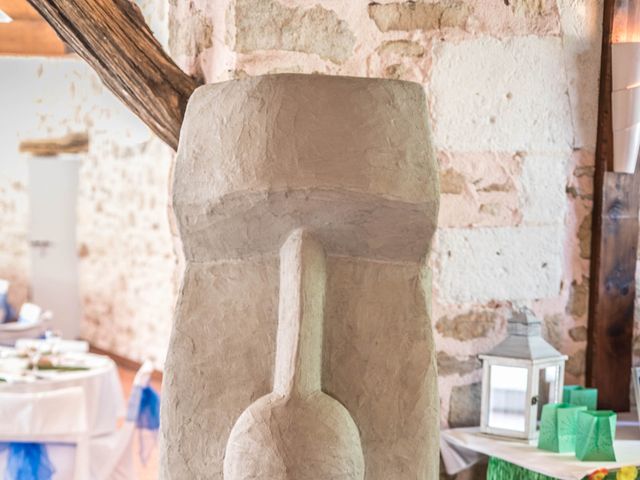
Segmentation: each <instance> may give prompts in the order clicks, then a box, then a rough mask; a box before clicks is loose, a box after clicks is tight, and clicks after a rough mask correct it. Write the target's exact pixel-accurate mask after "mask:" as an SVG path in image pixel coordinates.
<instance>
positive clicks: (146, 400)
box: [127, 385, 160, 464]
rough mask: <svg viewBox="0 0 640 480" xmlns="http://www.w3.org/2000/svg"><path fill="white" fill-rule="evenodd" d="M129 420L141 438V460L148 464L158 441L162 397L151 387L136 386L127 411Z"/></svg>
mask: <svg viewBox="0 0 640 480" xmlns="http://www.w3.org/2000/svg"><path fill="white" fill-rule="evenodd" d="M127 420H128V421H130V422H134V423H135V425H136V428H137V430H138V434H139V436H140V460H141V461H142V463H143V464H146V463H147V461H148V460H149V456H150V455H151V452H152V450H153V448H154V447H155V445H156V443H157V441H158V430H159V428H160V396H159V395H158V393H157V392H156V391H155V390H154V389H153V388H152V387H150V386H146V387H141V386H139V385H138V386H135V387H134V388H133V391H132V392H131V397H130V399H129V405H128V409H127Z"/></svg>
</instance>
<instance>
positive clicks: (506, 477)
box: [487, 457, 640, 480]
mask: <svg viewBox="0 0 640 480" xmlns="http://www.w3.org/2000/svg"><path fill="white" fill-rule="evenodd" d="M621 477H622V478H625V480H626V478H627V477H626V476H621ZM621 477H619V476H618V473H617V472H615V471H612V472H609V474H608V475H607V476H606V477H604V479H606V480H617V479H619V478H621ZM587 478H588V477H585V480H586V479H587ZM638 478H640V477H638ZM604 479H603V480H604ZM487 480H557V479H556V478H553V477H547V476H546V475H542V474H541V473H536V472H532V471H531V470H527V469H526V468H522V467H519V466H518V465H514V464H513V463H509V462H505V461H504V460H500V459H499V458H496V457H491V458H490V459H489V467H488V469H487Z"/></svg>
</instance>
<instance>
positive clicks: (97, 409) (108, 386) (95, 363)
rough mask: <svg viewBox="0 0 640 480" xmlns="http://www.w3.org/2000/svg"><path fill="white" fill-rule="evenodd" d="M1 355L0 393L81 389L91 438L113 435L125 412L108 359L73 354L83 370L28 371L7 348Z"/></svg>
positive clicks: (115, 372)
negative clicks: (83, 394)
mask: <svg viewBox="0 0 640 480" xmlns="http://www.w3.org/2000/svg"><path fill="white" fill-rule="evenodd" d="M4 354H5V355H4V356H3V357H0V378H3V376H4V377H5V378H4V379H5V381H4V382H2V383H0V393H2V392H5V393H26V394H28V393H34V394H36V393H39V392H50V391H52V390H59V389H64V388H69V387H82V389H83V390H84V392H85V401H86V411H87V416H88V426H89V433H90V435H92V436H96V435H103V434H108V433H111V432H114V431H115V430H116V428H117V425H118V420H119V419H120V418H122V417H123V416H124V415H125V413H126V406H125V401H124V395H123V391H122V385H121V383H120V378H119V375H118V369H117V367H116V365H115V363H114V362H113V361H112V360H111V359H110V358H108V357H105V356H102V355H95V354H91V353H76V354H74V355H72V356H71V359H72V360H73V361H74V362H75V364H76V365H77V364H80V365H82V366H83V368H85V369H82V370H71V371H64V370H46V369H43V370H31V369H29V368H28V367H27V363H28V361H27V360H25V359H23V358H16V357H13V358H12V356H11V352H10V351H9V350H7V349H4ZM67 361H68V360H67ZM20 362H23V364H24V368H23V370H24V372H21V367H22V364H21V363H20ZM16 372H17V373H18V374H16ZM52 414H55V412H52Z"/></svg>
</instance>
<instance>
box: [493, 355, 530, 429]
mask: <svg viewBox="0 0 640 480" xmlns="http://www.w3.org/2000/svg"><path fill="white" fill-rule="evenodd" d="M527 385H528V369H527V368H524V367H508V366H505V365H491V367H490V371H489V388H490V391H489V418H488V426H489V427H490V428H497V429H501V430H511V431H515V432H524V431H525V418H526V411H525V410H526V407H527V406H528V402H527Z"/></svg>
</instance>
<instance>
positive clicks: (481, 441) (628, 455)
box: [440, 413, 640, 480]
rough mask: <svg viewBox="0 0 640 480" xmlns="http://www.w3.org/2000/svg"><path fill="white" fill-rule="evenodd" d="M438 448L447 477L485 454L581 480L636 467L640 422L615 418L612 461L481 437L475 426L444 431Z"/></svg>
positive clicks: (623, 416) (627, 416)
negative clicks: (587, 459)
mask: <svg viewBox="0 0 640 480" xmlns="http://www.w3.org/2000/svg"><path fill="white" fill-rule="evenodd" d="M440 449H441V453H442V459H443V463H444V464H445V468H446V470H447V473H449V474H454V473H457V472H459V471H461V470H463V469H465V468H468V467H470V466H471V465H473V464H474V463H475V462H477V461H478V460H479V459H480V456H481V455H487V456H489V457H497V458H500V459H502V460H505V461H507V462H510V463H513V464H515V465H519V466H521V467H524V468H526V469H527V470H531V471H534V472H538V473H541V474H543V475H547V476H549V477H554V478H559V479H561V480H581V479H582V478H584V477H586V476H588V475H590V474H591V473H593V472H594V471H595V470H597V469H599V468H607V469H609V470H615V469H618V468H621V467H624V466H629V465H635V466H640V423H639V422H638V417H637V416H636V415H635V413H634V414H619V415H618V427H617V430H616V441H615V451H616V457H617V458H616V461H615V462H581V461H580V460H578V459H577V458H576V457H575V455H573V454H572V453H564V454H561V453H552V452H547V451H544V450H539V449H538V448H536V446H535V445H529V444H527V443H522V442H518V441H510V440H503V439H499V438H496V437H491V436H488V435H483V434H481V433H480V429H479V428H477V427H476V428H457V429H452V430H444V431H443V432H441V437H440Z"/></svg>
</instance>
